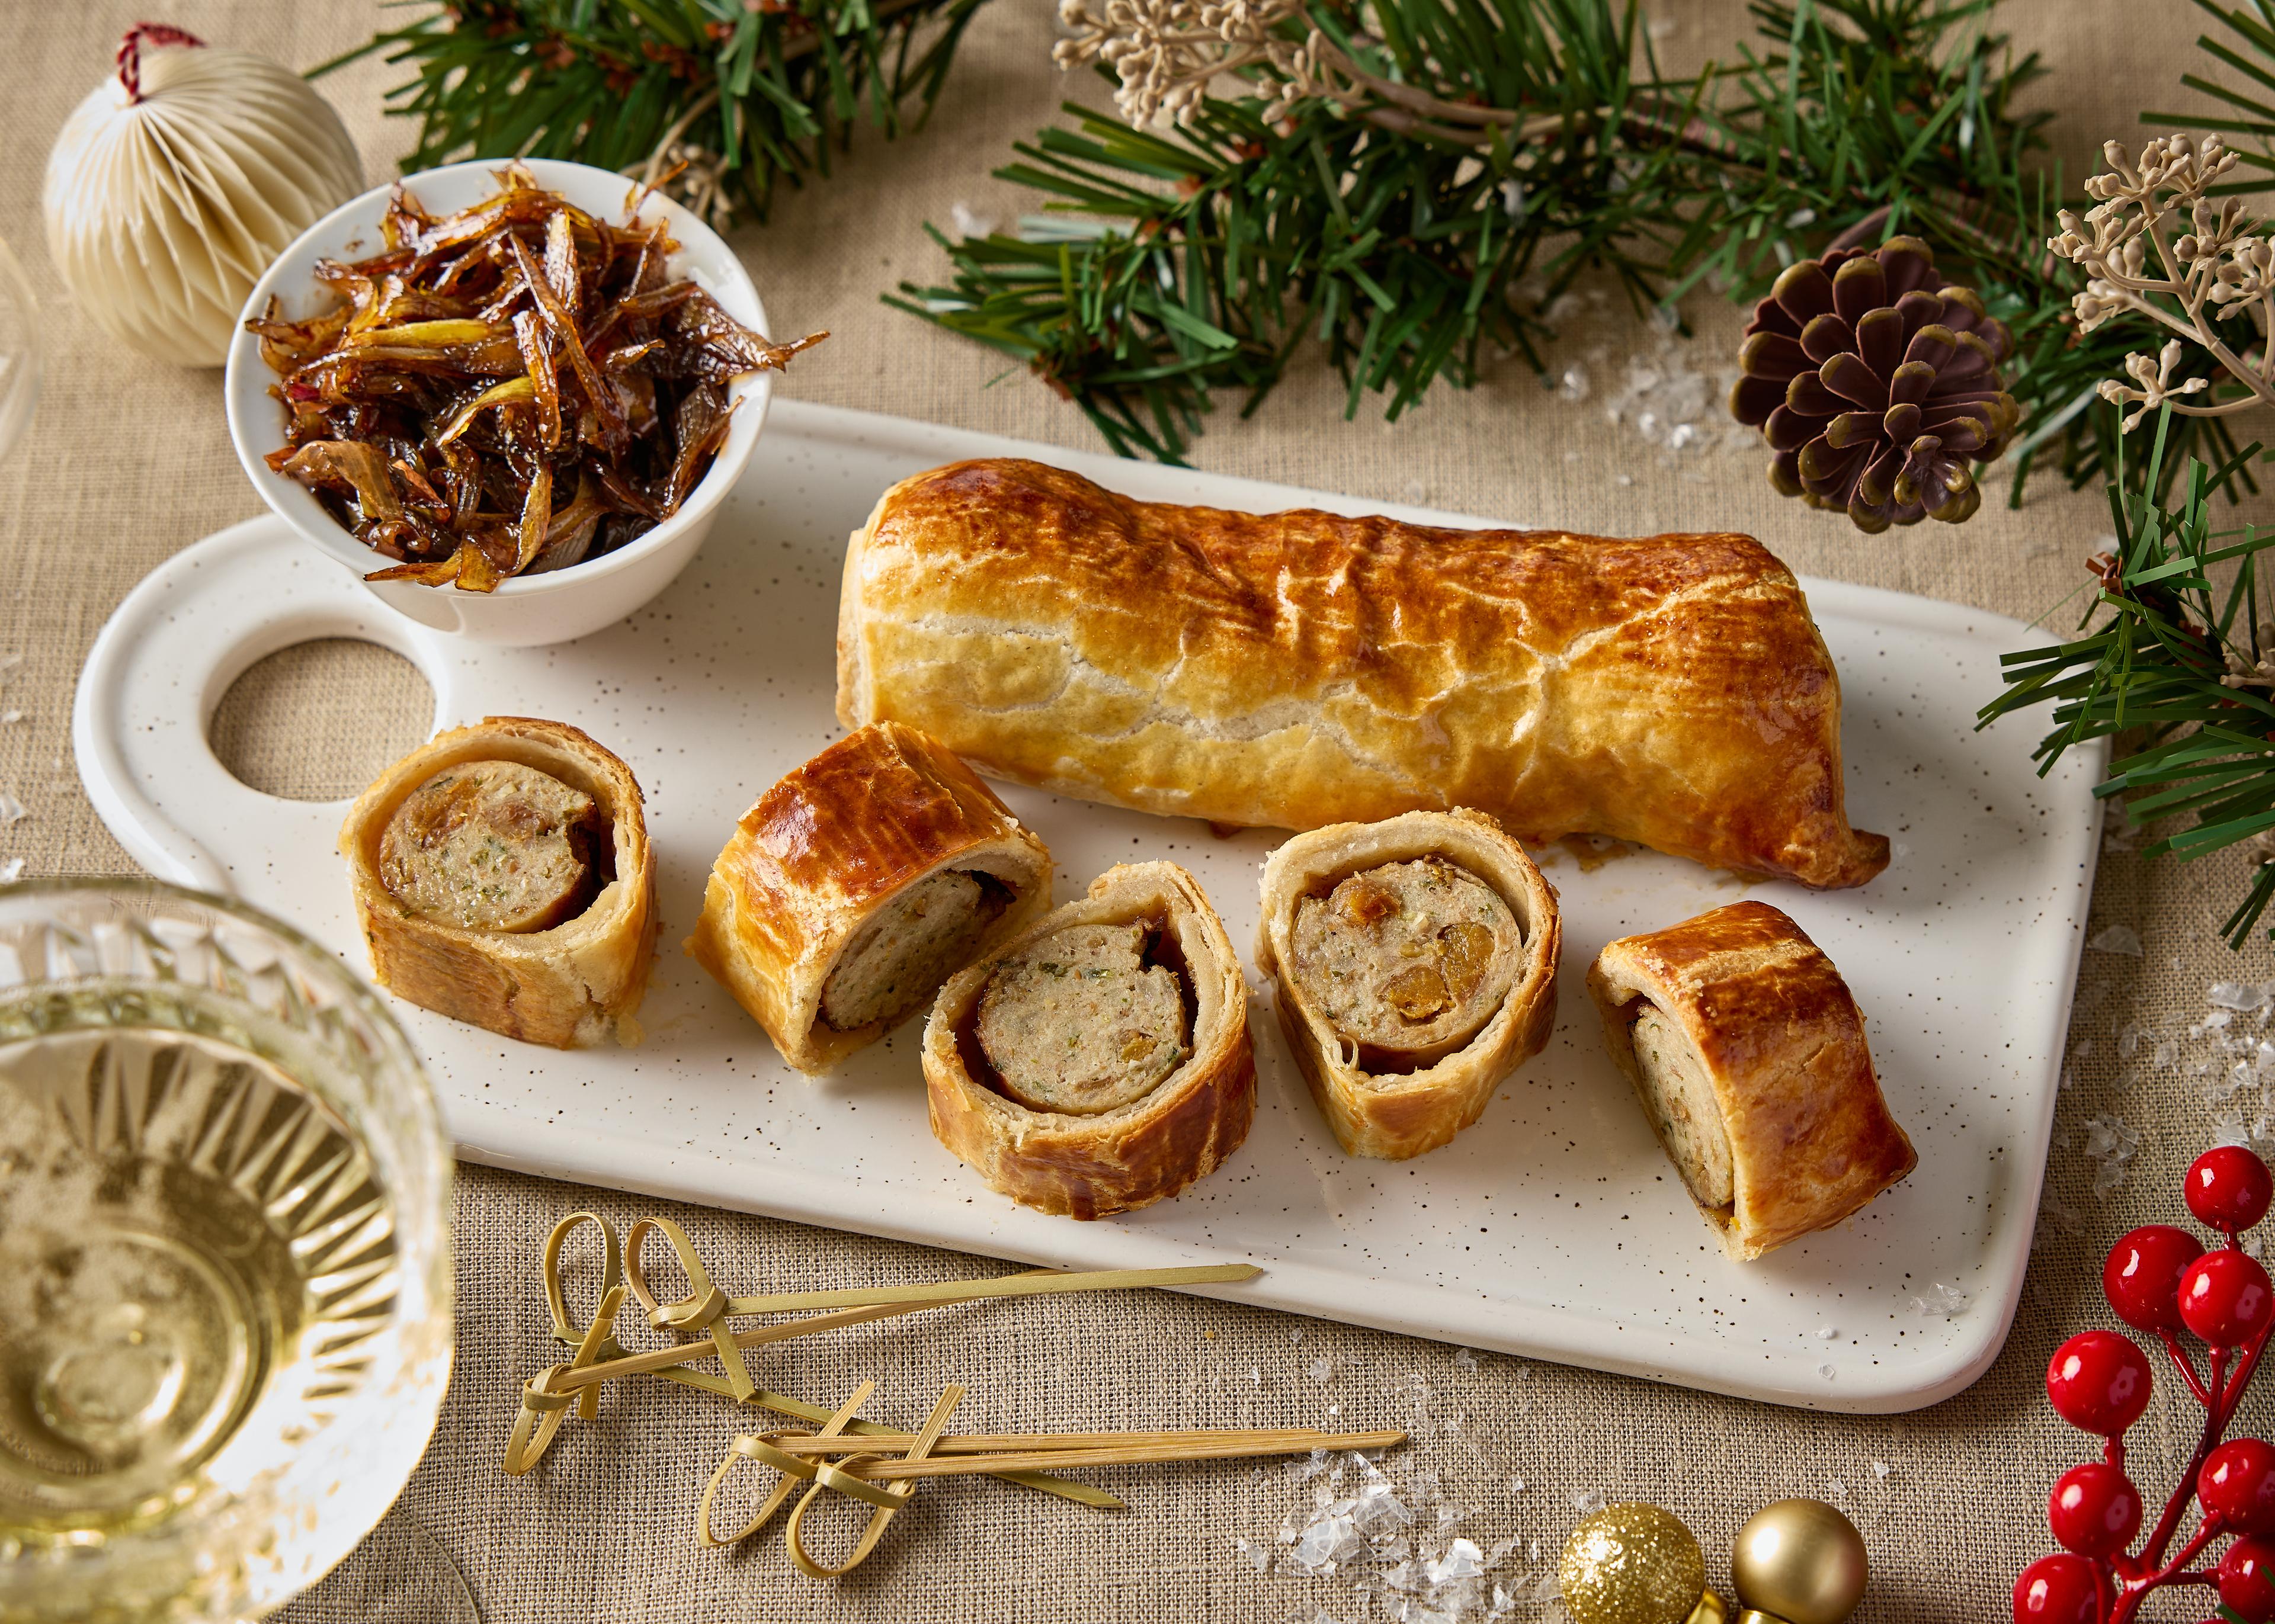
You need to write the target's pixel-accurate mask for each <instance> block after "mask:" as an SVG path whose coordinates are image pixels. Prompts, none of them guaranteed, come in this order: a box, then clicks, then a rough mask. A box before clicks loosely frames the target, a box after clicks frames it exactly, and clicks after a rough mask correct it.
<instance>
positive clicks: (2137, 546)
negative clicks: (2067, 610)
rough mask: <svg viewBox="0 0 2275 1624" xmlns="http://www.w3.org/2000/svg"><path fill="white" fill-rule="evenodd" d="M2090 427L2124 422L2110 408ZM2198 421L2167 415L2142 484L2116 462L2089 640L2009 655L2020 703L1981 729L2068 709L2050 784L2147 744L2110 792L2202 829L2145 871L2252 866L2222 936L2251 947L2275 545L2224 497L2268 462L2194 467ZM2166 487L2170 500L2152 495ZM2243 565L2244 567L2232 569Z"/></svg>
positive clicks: (2002, 706)
mask: <svg viewBox="0 0 2275 1624" xmlns="http://www.w3.org/2000/svg"><path fill="white" fill-rule="evenodd" d="M2089 415H2091V416H2097V417H2104V418H2108V419H2113V418H2114V417H2115V415H2116V412H2115V409H2114V408H2113V407H2111V406H2107V405H2103V404H2096V405H2094V406H2093V407H2092V408H2090V412H2089ZM2185 421H2187V419H2184V418H2181V417H2179V416H2178V415H2177V414H2175V413H2174V412H2173V410H2172V408H2171V407H2170V406H2169V405H2166V406H2162V407H2159V408H2158V413H2157V419H2156V424H2157V427H2156V434H2155V437H2154V440H2153V441H2152V442H2151V444H2150V452H2149V457H2148V458H2147V463H2146V466H2145V467H2143V470H2142V471H2141V477H2140V479H2139V480H2137V481H2128V480H2127V479H2126V477H2125V472H2124V470H2123V468H2122V465H2121V457H2122V453H2121V451H2120V452H2117V453H2115V454H2114V457H2115V458H2116V459H2117V461H2118V464H2119V465H2118V466H2116V467H2115V468H2114V470H2113V477H2112V478H2111V480H2110V481H2109V496H2110V504H2111V509H2112V511H2113V513H2114V514H2115V516H2116V519H2117V534H2118V543H2117V547H2116V549H2115V550H2114V552H2113V554H2111V555H2108V556H2106V557H2105V559H2104V560H2103V561H2101V562H2100V563H2099V566H2098V573H2099V574H2100V578H2101V580H2100V587H2101V590H2100V591H2099V592H2098V593H2097V594H2096V596H2095V599H2094V601H2093V603H2092V604H2091V605H2090V606H2089V607H2088V608H2087V610H2086V613H2085V616H2084V618H2083V619H2082V620H2081V621H2080V622H2079V626H2078V630H2079V631H2080V633H2081V634H2082V635H2081V636H2079V637H2077V638H2073V639H2072V640H2071V641H2069V642H2067V643H2063V644H2059V645H2056V646H2051V647H2045V648H2034V649H2025V650H2022V651H2021V652H2019V653H2011V654H2007V655H2005V656H2004V657H2003V658H2002V661H2001V663H2002V665H2003V666H2004V667H2005V669H2004V672H2003V676H2004V679H2005V681H2006V684H2007V690H2006V691H2005V692H2004V693H2002V694H2000V695H1999V697H1998V698H1996V699H1993V700H1992V701H1991V702H1990V703H1989V704H1987V705H1985V706H1984V707H1983V708H1982V710H1981V711H1980V712H1979V713H1978V716H1979V721H1978V723H1977V725H1978V726H1980V727H1988V726H1989V725H1990V724H1991V723H1992V722H1993V721H1997V720H1998V719H1999V717H2001V716H2004V715H2008V714H2013V713H2014V712H2016V711H2021V710H2025V709H2028V708H2029V707H2031V706H2037V705H2041V704H2044V703H2045V702H2047V701H2049V700H2051V701H2052V703H2053V717H2052V729H2051V730H2050V731H2048V732H2047V734H2046V735H2045V736H2044V738H2043V739H2041V740H2040V741H2039V743H2038V745H2037V749H2036V751H2035V752H2033V754H2034V758H2035V759H2037V763H2038V771H2039V774H2041V775H2042V776H2043V775H2044V774H2046V773H2049V772H2052V770H2053V767H2054V764H2055V763H2056V762H2057V761H2059V760H2060V759H2061V758H2062V757H2063V755H2065V754H2066V753H2067V752H2068V751H2069V750H2070V749H2071V748H2073V747H2074V746H2075V745H2078V744H2083V743H2085V742H2086V741H2088V740H2090V739H2097V738H2114V737H2116V736H2119V735H2133V734H2137V735H2139V738H2138V740H2137V742H2135V744H2134V745H2133V747H2132V748H2131V749H2129V750H2128V752H2126V753H2125V754H2123V755H2122V756H2120V757H2119V758H2118V759H2115V760H2114V761H2113V762H2112V763H2111V764H2110V769H2109V775H2108V776H2107V777H2106V778H2105V779H2104V780H2103V781H2102V782H2100V783H2098V784H2097V785H2095V786H2094V793H2095V794H2096V795H2097V796H2101V797H2108V798H2118V804H2119V805H2120V807H2121V808H2122V809H2123V812H2124V813H2125V816H2126V819H2127V820H2128V822H2130V823H2134V824H2136V825H2144V824H2149V823H2154V822H2158V821H2160V820H2166V819H2176V818H2178V819H2185V820H2187V822H2186V824H2185V826H2184V827H2181V828H2178V829H2175V830H2173V831H2172V832H2170V833H2168V834H2165V835H2162V836H2160V837H2159V838H2158V839H2156V840H2155V841H2152V842H2150V843H2149V844H2148V845H2146V846H2144V847H2143V848H2142V852H2143V855H2144V856H2149V857H2155V856H2159V855H2171V856H2174V857H2181V858H2182V859H2184V860H2185V859H2193V858H2196V857H2207V856H2209V855H2211V853H2213V852H2215V851H2224V850H2227V849H2228V848H2229V847H2231V846H2236V845H2241V846H2244V847H2245V848H2246V849H2247V850H2249V851H2250V852H2251V853H2252V855H2253V856H2254V857H2256V865H2255V866H2254V868H2253V871H2252V878H2251V880H2250V883H2249V885H2248V886H2247V887H2246V888H2245V891H2244V895H2243V896H2242V897H2241V899H2240V900H2239V901H2238V903H2237V904H2236V907H2235V909H2234V910H2233V912H2232V913H2231V914H2230V915H2229V916H2228V918H2227V920H2226V923H2225V924H2224V925H2222V926H2221V927H2220V928H2221V934H2222V935H2223V936H2225V937H2226V940H2227V942H2228V945H2229V946H2230V947H2232V948H2241V947H2242V946H2243V944H2244V942H2245V941H2246V940H2249V938H2250V935H2251V933H2252V931H2253V929H2254V927H2255V926H2256V925H2257V924H2258V923H2259V921H2260V918H2262V916H2263V915H2264V913H2265V911H2266V910H2267V908H2268V906H2269V904H2270V903H2271V902H2275V623H2270V622H2269V621H2268V620H2267V619H2264V618H2263V617H2262V616H2263V611H2262V609H2261V606H2260V601H2259V598H2260V593H2259V555H2260V554H2261V553H2263V552H2264V551H2265V550H2266V549H2267V548H2270V547H2271V546H2275V532H2263V531H2261V530H2260V529H2259V528H2258V527H2257V526H2256V525H2244V526H2242V527H2241V529H2235V530H2226V531H2220V530H2215V529H2213V528H2212V525H2211V511H2212V507H2211V502H2212V498H2213V496H2214V495H2216V494H2217V493H2218V492H2219V491H2220V490H2221V489H2222V488H2223V487H2226V486H2227V485H2228V484H2229V483H2230V482H2232V481H2233V480H2235V479H2236V478H2237V477H2238V476H2239V475H2240V474H2241V472H2242V471H2243V468H2244V465H2245V463H2246V462H2247V461H2248V460H2249V458H2252V457H2256V456H2257V455H2258V453H2259V447H2258V446H2257V445H2256V444H2254V445H2251V446H2249V447H2247V448H2245V449H2243V450H2241V451H2239V452H2236V453H2235V454H2233V456H2231V457H2228V458H2227V459H2226V460H2225V461H2224V462H2222V463H2221V464H2219V465H2217V466H2212V465H2206V464H2205V463H2203V462H2202V461H2199V460H2198V459H2196V458H2195V457H2181V456H2180V455H2178V454H2177V453H2176V451H2175V449H2174V446H2173V441H2174V438H2175V435H2174V431H2175V430H2176V429H2177V427H2179V426H2180V425H2181V423H2184V422H2185ZM2167 469H2169V470H2170V471H2171V472H2170V477H2169V478H2167V475H2166V470H2167ZM2166 485H2169V486H2170V487H2172V488H2173V491H2174V495H2173V497H2172V498H2171V499H2170V500H2167V501H2161V502H2160V501H2159V500H2158V498H2156V497H2155V496H2154V495H2151V494H2150V493H2151V492H2153V491H2154V490H2156V489H2157V488H2158V487H2161V486H2166ZM2128 486H2131V487H2134V488H2128ZM2223 544H2225V545H2223ZM2227 564H2233V565H2235V566H2237V567H2236V568H2235V569H2234V570H2233V572H2232V573H2230V572H2227V571H2225V570H2220V568H2219V566H2222V565H2227ZM2223 576H2225V577H2226V585H2224V586H2223V585H2221V584H2220V582H2221V578H2222V577H2223ZM2271 608H2275V606H2271ZM2097 621H2098V623H2096V622H2097ZM2089 628H2090V630H2089ZM2119 797H2121V798H2119ZM2268 934H2269V935H2270V937H2271V938H2275V930H2271V931H2270V932H2269V933H2268Z"/></svg>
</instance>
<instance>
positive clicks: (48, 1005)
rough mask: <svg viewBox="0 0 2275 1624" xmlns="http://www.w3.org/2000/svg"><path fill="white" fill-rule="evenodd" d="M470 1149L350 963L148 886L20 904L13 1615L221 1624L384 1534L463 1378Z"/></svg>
mask: <svg viewBox="0 0 2275 1624" xmlns="http://www.w3.org/2000/svg"><path fill="white" fill-rule="evenodd" d="M450 1175H451V1160H450V1146H449V1144H448V1142H447V1141H446V1140H445V1139H444V1137H443V1136H442V1126H441V1122H440V1119H439V1116H438V1114H437V1112H436V1109H435V1097H434V1093H433V1091H432V1090H431V1089H430V1088H429V1087H428V1085H427V1078H426V1076H425V1074H424V1072H423V1071H422V1070H421V1069H419V1062H418V1061H417V1059H416V1057H415V1056H414V1055H413V1054H412V1051H411V1048H410V1046H409V1044H408V1043H407V1042H406V1041H405V1039H404V1035H403V1032H402V1030H401V1029H400V1028H399V1027H398V1026H397V1024H396V1023H395V1020H394V1017H393V1016H390V1015H389V1013H388V1012H387V1010H386V1009H385V1008H383V1007H382V1005H381V1003H380V1001H379V1000H378V998H377V997H376V996H375V995H374V993H372V992H371V991H370V989H369V988H367V987H366V986H364V985H363V984H362V983H361V982H360V981H359V980H358V979H357V978H355V977H354V976H353V975H352V974H351V973H350V972H349V971H347V970H346V969H345V968H344V966H343V965H342V964H341V963H340V961H339V960H338V959H337V958H336V957H335V956H333V955H331V954H329V953H328V952H327V951H325V950H324V949H323V948H321V947H319V946H317V945H316V944H314V943H313V942H311V941H309V940H307V939H306V937H304V936H302V935H300V934H299V933H298V932H297V931H294V930H293V929H291V927H290V926H288V925H282V924H279V923H278V922H276V920H273V919H270V918H266V917H264V916H262V915H261V914H259V913H256V912H254V911H253V910H251V909H248V908H246V907H244V906H243V905H241V904H239V903H233V902H229V901H225V900H223V899H221V898H217V897H211V896H204V895H199V894H198V893H195V892H192V891H185V890H181V889H178V888H175V887H172V886H167V885H161V884H158V883H156V882H155V881H150V880H57V881H41V882H36V883H34V884H28V885H20V886H11V887H8V888H4V889H0V1325H4V1326H5V1331H4V1333H0V1619H4V1620H9V1621H10V1624H17V1621H19V1620H25V1621H36V1624H47V1621H48V1620H110V1619H120V1620H125V1619H135V1620H178V1621H181V1624H207V1621H208V1620H236V1619H239V1618H243V1617H246V1616H247V1615H250V1614H253V1613H261V1612H265V1611H267V1610H268V1609H269V1608H271V1607H273V1606H275V1605H277V1604H278V1603H279V1602H282V1601H283V1600H284V1599H285V1598H288V1597H290V1596H291V1595H292V1594H294V1593H295V1592H297V1591H299V1590H302V1589H304V1588H305V1587H306V1586H307V1585H309V1584H310V1583H313V1582H314V1581H315V1580H317V1579H318V1578H320V1577H321V1576H322V1575H324V1573H325V1572H326V1571H328V1570H329V1568H330V1567H332V1566H333V1565H334V1564H335V1563H336V1562H338V1561H339V1560H341V1559H342V1558H343V1557H344V1556H345V1555H346V1554H347V1553H348V1552H349V1551H350V1550H351V1548H352V1547H353V1546H354V1545H355V1544H356V1543H357V1541H359V1539H361V1538H362V1537H363V1536H364V1535H365V1534H366V1533H367V1532H368V1531H369V1530H371V1529H372V1528H373V1526H374V1524H376V1523H377V1522H379V1520H380V1518H381V1517H382V1515H383V1514H385V1513H386V1511H387V1509H388V1507H389V1505H390V1504H391V1503H392V1502H393V1501H394V1499H395V1498H396V1495H397V1493H398V1492H400V1491H401V1489H402V1487H403V1485H404V1483H405V1482H406V1481H407V1480H408V1479H409V1477H410V1476H411V1472H412V1468H413V1467H414V1466H415V1465H417V1463H418V1461H419V1456H420V1455H421V1454H423V1453H424V1452H425V1450H426V1447H427V1439H429V1437H430V1436H431V1435H432V1433H433V1431H434V1427H435V1416H436V1415H437V1414H438V1412H439V1411H440V1409H441V1406H442V1394H443V1389H444V1387H445V1386H446V1385H447V1383H448V1381H449V1379H450V1358H451V1347H452V1344H451V1298H450V1286H451V1280H450V1207H449V1202H450Z"/></svg>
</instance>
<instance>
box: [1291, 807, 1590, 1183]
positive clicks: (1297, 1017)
mask: <svg viewBox="0 0 2275 1624" xmlns="http://www.w3.org/2000/svg"><path fill="white" fill-rule="evenodd" d="M1263 890H1264V917H1263V920H1262V922H1261V924H1260V925H1259V926H1258V932H1257V941H1256V964H1257V968H1258V970H1260V971H1262V972H1263V973H1264V974H1265V975H1266V976H1267V977H1269V978H1271V981H1272V985H1273V991H1274V997H1273V1004H1274V1008H1276V1009H1277V1011H1278V1012H1279V1016H1280V1030H1281V1031H1282V1032H1284V1033H1286V1034H1287V1038H1288V1046H1289V1048H1291V1049H1293V1050H1294V1051H1295V1054H1296V1063H1297V1064H1298V1065H1300V1066H1301V1067H1302V1068H1303V1071H1304V1079H1305V1081H1307V1082H1308V1083H1310V1084H1311V1097H1312V1098H1313V1099H1316V1100H1318V1101H1319V1110H1320V1113H1321V1114H1323V1115H1325V1116H1326V1119H1327V1125H1328V1126H1329V1127H1331V1128H1332V1129H1334V1134H1335V1137H1336V1138H1337V1139H1339V1140H1341V1141H1342V1147H1343V1149H1344V1150H1345V1151H1347V1152H1349V1153H1350V1154H1351V1155H1354V1156H1380V1157H1385V1158H1387V1159H1392V1160H1402V1159H1405V1158H1406V1157H1409V1156H1419V1155H1420V1154H1422V1152H1425V1151H1433V1150H1435V1149H1437V1148H1438V1147H1439V1146H1440V1145H1441V1144H1445V1143H1447V1141H1448V1140H1450V1139H1451V1138H1452V1137H1454V1136H1455V1134H1457V1133H1459V1132H1461V1130H1462V1129H1464V1128H1467V1127H1468V1126H1469V1125H1470V1123H1471V1122H1476V1121H1477V1120H1478V1117H1479V1116H1480V1115H1482V1114H1484V1112H1485V1102H1486V1101H1487V1100H1488V1099H1492V1098H1493V1090H1494V1088H1495V1087H1496V1086H1498V1085H1499V1084H1500V1081H1501V1079H1502V1078H1504V1077H1506V1076H1508V1074H1509V1073H1510V1072H1512V1071H1514V1070H1515V1069H1516V1068H1517V1067H1518V1066H1519V1065H1520V1064H1522V1063H1523V1061H1526V1060H1528V1059H1530V1058H1531V1056H1533V1055H1535V1054H1538V1053H1539V1052H1540V1050H1541V1047H1542V1046H1543V1045H1545V1044H1546V1042H1547V1041H1548V1031H1549V1028H1550V1027H1551V1026H1552V1025H1553V1023H1554V1022H1555V1018H1556V962H1557V956H1558V954H1559V952H1560V951H1561V946H1562V939H1563V933H1562V926H1561V923H1560V922H1559V919H1558V918H1557V912H1556V894H1555V893H1554V892H1553V891H1552V890H1550V889H1549V888H1548V883H1547V881H1546V880H1543V879H1541V877H1540V871H1539V870H1538V868H1536V867H1534V866H1533V863H1532V859H1531V857H1527V856H1526V855H1525V851H1524V848H1523V847H1522V846H1520V845H1518V844H1517V843H1516V842H1515V841H1514V840H1512V839H1510V838H1509V836H1508V835H1506V834H1504V833H1503V832H1502V830H1501V827H1500V824H1498V823H1496V822H1495V821H1494V820H1493V819H1491V818H1489V817H1487V816H1486V815H1485V813H1483V812H1472V811H1470V810H1468V809H1466V808H1457V809H1456V810H1455V811H1453V812H1404V813H1402V814H1401V815H1399V816H1397V817H1395V818H1387V819H1384V820H1382V821H1381V822H1379V823H1336V824H1330V825H1328V826H1327V827H1325V828H1320V829H1313V830H1311V832H1310V833H1308V834H1304V835H1296V837H1295V838H1294V839H1293V840H1291V841H1289V842H1287V844H1285V845H1283V846H1281V848H1280V849H1279V850H1277V851H1274V853H1273V854H1272V856H1271V858H1270V860H1268V861H1267V862H1266V864H1265V865H1264V881H1263Z"/></svg>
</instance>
